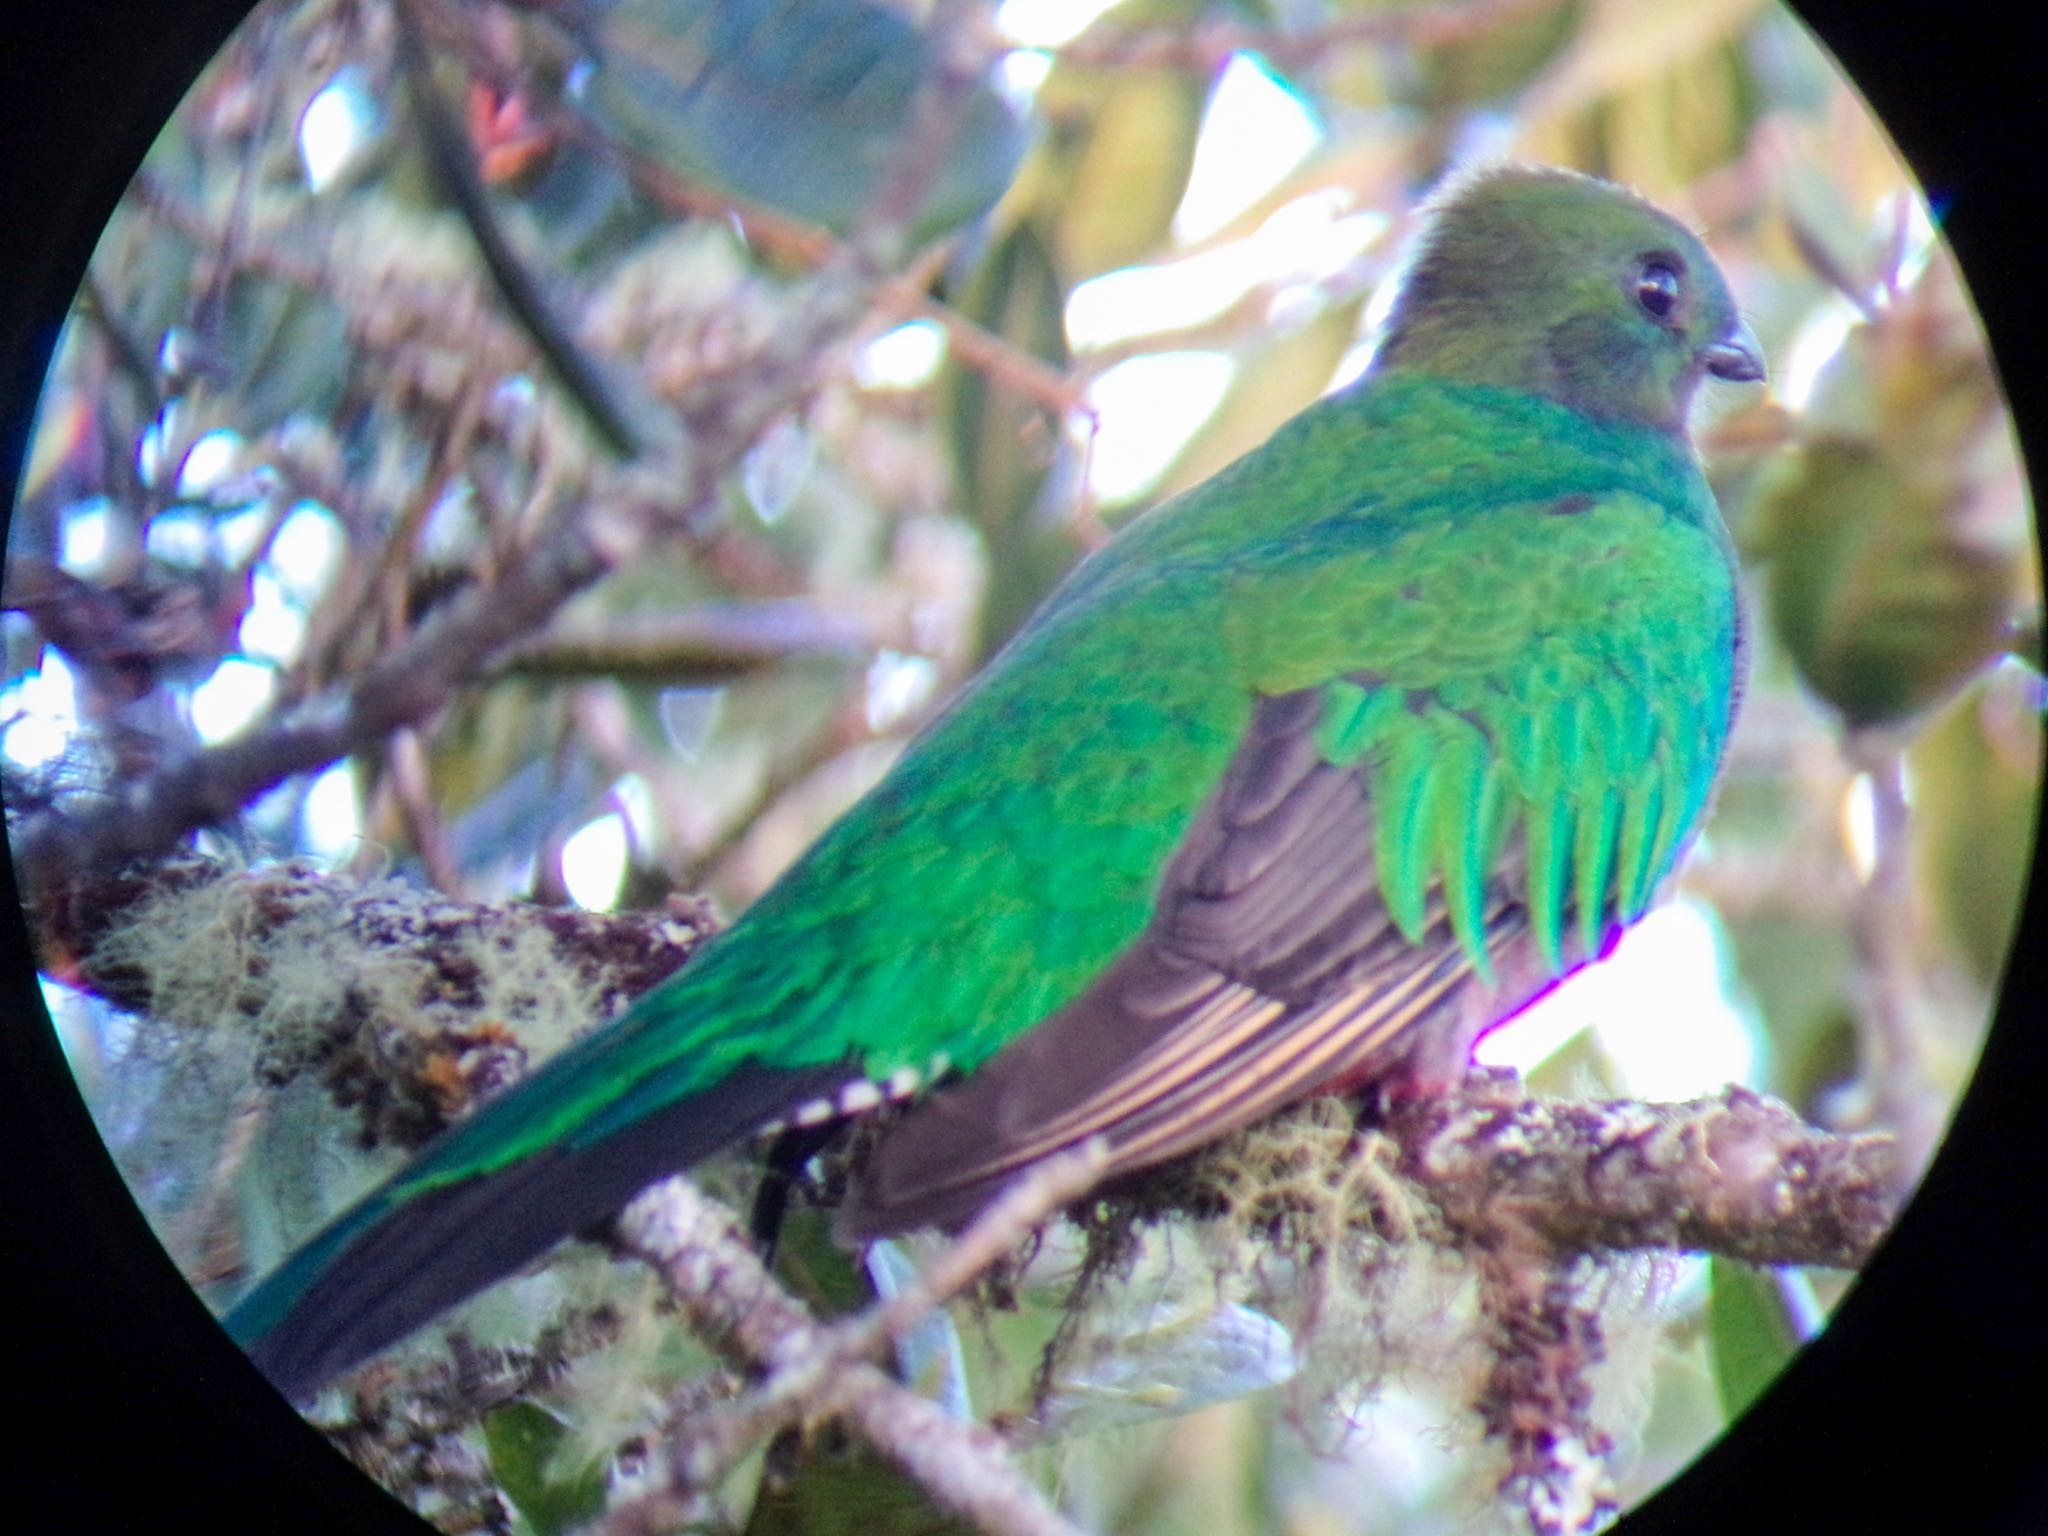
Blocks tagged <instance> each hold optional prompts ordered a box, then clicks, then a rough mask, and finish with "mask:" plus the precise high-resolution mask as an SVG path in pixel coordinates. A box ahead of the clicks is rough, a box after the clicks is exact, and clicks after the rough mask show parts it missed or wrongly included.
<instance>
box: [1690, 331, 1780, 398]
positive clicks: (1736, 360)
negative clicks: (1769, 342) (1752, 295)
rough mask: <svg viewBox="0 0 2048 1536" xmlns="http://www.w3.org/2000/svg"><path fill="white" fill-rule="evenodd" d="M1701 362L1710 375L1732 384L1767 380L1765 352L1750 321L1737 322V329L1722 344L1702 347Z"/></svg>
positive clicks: (1717, 343) (1719, 342)
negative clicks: (1765, 378) (1764, 378)
mask: <svg viewBox="0 0 2048 1536" xmlns="http://www.w3.org/2000/svg"><path fill="white" fill-rule="evenodd" d="M1700 361H1701V362H1703V363H1705V364H1706V365H1707V372H1709V373H1711V374H1712V375H1713V376H1714V377H1715V378H1717V379H1726V380H1728V381H1729V382H1730V383H1731V384H1757V383H1761V382H1762V381H1763V377H1764V349H1763V348H1762V347H1761V346H1759V345H1758V344H1757V339H1756V332H1754V331H1752V330H1751V329H1750V328H1749V323H1748V322H1747V321H1743V320H1738V321H1736V323H1735V329H1734V330H1732V331H1730V332H1729V333H1728V334H1727V335H1726V336H1724V337H1723V338H1722V339H1721V340H1719V341H1710V342H1708V343H1707V344H1706V345H1705V346H1704V347H1701V348H1700Z"/></svg>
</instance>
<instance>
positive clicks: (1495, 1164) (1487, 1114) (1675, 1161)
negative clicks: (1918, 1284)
mask: <svg viewBox="0 0 2048 1536" xmlns="http://www.w3.org/2000/svg"><path fill="white" fill-rule="evenodd" d="M1386 1131H1387V1134H1388V1135H1390V1136H1392V1137H1393V1138H1394V1140H1395V1141H1396V1142H1397V1143H1399V1145H1400V1146H1401V1149H1402V1169H1403V1171H1404V1172H1405V1173H1407V1174H1408V1175H1409V1176H1410V1177H1411V1178H1413V1179H1414V1180H1415V1181H1416V1182H1417V1183H1419V1184H1421V1185H1423V1186H1425V1187H1426V1188H1427V1189H1428V1191H1429V1194H1430V1197H1431V1199H1432V1200H1433V1201H1434V1202H1435V1203H1436V1204H1437V1206H1438V1207H1439V1209H1441V1210H1442V1212H1443V1214H1444V1216H1445V1218H1446V1219H1447V1220H1448V1221H1449V1222H1450V1223H1451V1224H1452V1226H1453V1227H1454V1228H1456V1229H1458V1230H1460V1231H1462V1232H1464V1233H1465V1234H1466V1235H1468V1236H1471V1237H1475V1238H1478V1239H1480V1240H1482V1241H1486V1240H1489V1239H1490V1238H1491V1237H1493V1236H1495V1235H1497V1234H1498V1233H1499V1231H1500V1230H1501V1229H1502V1227H1503V1226H1504V1225H1506V1224H1512V1225H1514V1226H1516V1227H1517V1228H1520V1229H1523V1230H1526V1231H1527V1232H1528V1233H1529V1235H1530V1236H1531V1237H1533V1238H1535V1239H1537V1240H1539V1241H1541V1242H1542V1243H1543V1244H1544V1245H1545V1246H1547V1247H1549V1248H1551V1249H1554V1250H1556V1251H1557V1252H1560V1253H1565V1254H1576V1253H1595V1252H1600V1251H1603V1250H1627V1249H1644V1248H1669V1249H1684V1250H1690V1251H1694V1252H1702V1253H1714V1254H1720V1255H1722V1256H1724V1257H1727V1258H1731V1259H1741V1260H1744V1261H1746V1262H1748V1263H1752V1264H1820V1265H1828V1266H1832V1267H1836V1268H1843V1269H1853V1268H1856V1267H1857V1266H1859V1265H1861V1264H1862V1263H1863V1262H1864V1260H1866V1259H1867V1258H1869V1256H1870V1252H1871V1250H1872V1249H1873V1248H1875V1247H1876V1245H1877V1243H1878V1240H1879V1239H1880V1238H1882V1237H1883V1236H1884V1234H1885V1231H1886V1229H1887V1228H1888V1227H1889V1225H1890V1223H1891V1220H1892V1218H1893V1216H1894V1215H1895V1214H1896V1213H1897V1204H1898V1195H1897V1192H1896V1190H1895V1188H1894V1184H1893V1179H1892V1174H1891V1168H1892V1162H1893V1158H1894V1156H1895V1152H1894V1148H1893V1144H1892V1142H1891V1139H1890V1138H1889V1137H1886V1136H1879V1135H1864V1136H1842V1135H1837V1134H1834V1133H1831V1132H1828V1131H1821V1130H1816V1129H1815V1128H1814V1127H1812V1126H1810V1125H1808V1124H1806V1122H1805V1121H1803V1120H1801V1119H1800V1118H1799V1117H1798V1116H1797V1115H1796V1114H1794V1113H1793V1112H1792V1110H1791V1109H1789V1108H1788V1107H1787V1106H1785V1105H1784V1104H1782V1103H1780V1102H1778V1101H1777V1100H1775V1099H1769V1098H1765V1097H1764V1096H1763V1095H1761V1094H1758V1093H1755V1092H1753V1091H1751V1090H1750V1089H1747V1088H1743V1087H1739V1086H1735V1085H1731V1086H1729V1087H1728V1088H1725V1089H1723V1090H1722V1091H1721V1092H1720V1093H1718V1094H1714V1095H1711V1096H1708V1097H1705V1098H1699V1099H1692V1100H1688V1101H1686V1102H1683V1103H1675V1104H1651V1103H1641V1102H1638V1101H1634V1100H1608V1101H1599V1102H1572V1101H1560V1100H1551V1099H1534V1098H1525V1097H1523V1096H1522V1094H1521V1090H1520V1085H1519V1084H1516V1083H1513V1082H1512V1080H1509V1081H1506V1082H1503V1081H1502V1080H1500V1079H1496V1078H1493V1077H1491V1076H1488V1075H1485V1074H1480V1075H1477V1076H1475V1077H1474V1079H1473V1080H1472V1081H1470V1082H1469V1083H1468V1084H1467V1085H1466V1087H1465V1088H1464V1089H1462V1090H1461V1091H1459V1092H1456V1093H1452V1094H1447V1095H1445V1096H1443V1097H1440V1098H1418V1099H1414V1100H1411V1101H1409V1102H1406V1103H1403V1104H1400V1105H1398V1106H1396V1107H1395V1108H1394V1110H1393V1111H1392V1112H1391V1114H1390V1115H1389V1116H1388V1119H1387V1122H1386Z"/></svg>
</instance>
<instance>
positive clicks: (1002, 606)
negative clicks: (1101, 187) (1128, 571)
mask: <svg viewBox="0 0 2048 1536" xmlns="http://www.w3.org/2000/svg"><path fill="white" fill-rule="evenodd" d="M1065 302H1066V286H1065V284H1064V283H1063V282H1062V281H1061V276H1060V273H1059V272H1058V270H1057V269H1056V268H1055V266H1054V264H1053V259H1052V256H1051V254H1050V253H1049V252H1048V251H1047V249H1046V246H1045V242H1044V241H1043V240H1042V239H1040V237H1039V235H1038V233H1037V231H1036V230H1034V229H1033V228H1031V227H1030V226H1029V225H1019V226H1018V227H1017V228H1015V229H1012V230H1011V231H1009V232H1008V233H1007V234H1006V235H1004V236H1003V238H1002V239H1001V240H1000V241H998V242H997V243H996V245H995V247H994V248H993V249H992V250H990V252H989V253H988V255H987V257H986V258H985V259H984V260H983V261H982V263H981V264H980V265H979V266H978V267H977V268H976V269H975V272H974V274H973V276H972V277H971V278H970V279H969V281H968V282H967V283H966V284H965V286H964V288H963V289H962V291H961V293H960V294H959V295H958V296H957V297H956V300H955V307H956V308H958V309H959V310H960V311H961V312H962V313H963V314H965V315H966V316H967V317H968V318H969V319H970V320H973V321H975V322H977V323H978V324H980V325H982V326H985V327H986V328H987V329H989V330H991V331H994V332H996V333H997V334H998V335H1000V336H1002V337H1003V339H1004V340H1006V341H1008V342H1010V343H1011V344H1012V345H1014V346H1016V347H1017V348H1018V349H1019V350H1020V351H1023V352H1027V353H1029V354H1030V355H1032V356H1033V357H1036V358H1039V359H1040V360H1042V361H1044V362H1048V363H1050V364H1052V365H1053V366H1054V367H1056V368H1057V367H1062V366H1064V365H1065V363H1066V360H1067V346H1066V327H1065V321H1064V305H1065ZM942 387H943V389H944V396H943V407H942V408H943V410H944V412H945V418H946V435H947V442H948V444H949V446H950V447H951V449H952V459H953V477H954V483H955V485H957V486H958V488H959V493H960V499H961V501H962V503H963V504H964V506H965V508H966V511H967V515H968V516H969V517H970V518H971V519H972V520H973V522H974V524H975V527H976V528H977V529H978V530H979V531H980V533H981V537H982V540H983V542H984V544H985V545H986V547H987V550H988V563H989V569H990V570H991V571H994V572H996V573H998V575H999V578H1000V579H999V580H997V581H996V582H994V583H993V584H992V585H991V588H990V591H989V594H988V600H987V602H986V604H985V605H984V607H983V610H982V644H983V648H984V650H985V651H993V650H994V649H995V648H996V647H997V646H998V645H1000V644H1001V643H1002V642H1003V640H1004V639H1005V638H1007V637H1008V635H1009V633H1010V631H1011V630H1013V629H1015V628H1016V627H1017V625H1019V624H1021V623H1022V622H1023V621H1024V618H1025V616H1026V615H1028V614H1029V613H1030V612H1031V611H1032V610H1033V609H1034V608H1036V607H1037V606H1038V603H1039V600H1040V599H1041V598H1043V597H1044V596H1045V594H1046V593H1047V592H1049V591H1050V590H1051V589H1052V586H1053V583H1055V582H1056V581H1058V580H1059V579H1060V577H1061V576H1063V575H1065V574H1066V572H1067V569H1068V568H1069V567H1070V566H1072V565H1073V563H1074V562H1075V561H1076V560H1078V559H1079V558H1080V556H1081V546H1080V544H1079V542H1078V541H1077V540H1076V539H1075V537H1074V535H1073V531H1072V529H1071V528H1070V527H1068V526H1067V524H1066V522H1065V521H1064V520H1061V519H1058V518H1055V517H1048V516H1045V515H1043V513H1042V511H1041V508H1040V505H1039V503H1040V498H1041V496H1042V494H1043V492H1044V490H1045V484H1046V477H1047V475H1048V473H1049V472H1050V470H1051V467H1052V460H1053V455H1054V453H1055V451H1056V444H1057V433H1058V430H1059V424H1058V423H1057V422H1056V421H1053V420H1050V419H1049V418H1048V416H1047V413H1046V410H1045V408H1044V406H1042V405H1041V404H1039V403H1037V402H1035V401H1032V400H1027V399H1025V398H1024V397H1023V396H1022V395H1020V394H1019V393H1018V392H1017V391H1016V390H1015V389H1013V388H1011V387H1010V386H1008V385H1006V384H1003V383H1001V382H999V381H997V380H994V379H991V378H990V377H989V375H988V374H987V373H986V372H984V371H983V370H981V369H979V368H976V367H971V366H969V365H967V364H965V363H962V362H960V361H958V360H957V359H956V360H954V361H952V362H950V363H949V364H948V365H947V370H946V374H945V376H944V383H943V386H942Z"/></svg>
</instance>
